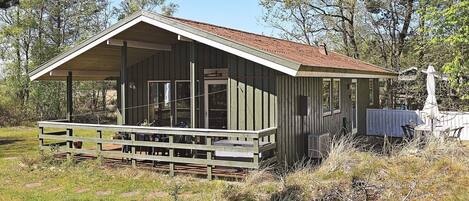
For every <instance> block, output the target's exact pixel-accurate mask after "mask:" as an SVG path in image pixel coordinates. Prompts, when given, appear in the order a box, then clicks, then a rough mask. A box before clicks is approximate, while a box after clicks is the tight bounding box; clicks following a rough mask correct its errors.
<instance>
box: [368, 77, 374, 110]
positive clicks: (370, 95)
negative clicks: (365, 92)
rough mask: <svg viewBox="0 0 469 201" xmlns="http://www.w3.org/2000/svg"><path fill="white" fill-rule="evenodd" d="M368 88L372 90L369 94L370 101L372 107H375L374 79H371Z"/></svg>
mask: <svg viewBox="0 0 469 201" xmlns="http://www.w3.org/2000/svg"><path fill="white" fill-rule="evenodd" d="M368 87H369V89H370V93H369V98H368V99H369V101H370V105H373V103H374V102H375V100H374V99H375V96H374V90H373V88H374V87H373V79H369V80H368Z"/></svg>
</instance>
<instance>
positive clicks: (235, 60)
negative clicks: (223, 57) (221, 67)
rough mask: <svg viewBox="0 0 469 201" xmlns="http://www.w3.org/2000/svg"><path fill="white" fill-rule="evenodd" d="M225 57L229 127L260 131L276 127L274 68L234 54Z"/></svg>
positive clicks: (275, 74)
mask: <svg viewBox="0 0 469 201" xmlns="http://www.w3.org/2000/svg"><path fill="white" fill-rule="evenodd" d="M227 60H228V62H227V63H228V67H229V68H228V72H229V73H228V84H229V86H228V90H229V91H228V93H229V97H230V100H229V103H230V105H229V110H230V111H229V114H230V118H229V120H230V121H229V122H228V129H234V130H260V129H264V128H269V127H274V126H276V125H277V123H276V122H277V121H276V119H275V115H276V110H277V104H276V96H277V95H276V91H275V88H276V87H275V85H276V82H275V77H276V76H277V73H276V71H274V70H271V69H270V68H267V67H265V66H263V65H259V64H257V63H254V62H251V61H249V60H246V59H243V58H240V57H238V56H235V55H229V56H228V57H227ZM264 140H266V139H264ZM271 140H274V139H271Z"/></svg>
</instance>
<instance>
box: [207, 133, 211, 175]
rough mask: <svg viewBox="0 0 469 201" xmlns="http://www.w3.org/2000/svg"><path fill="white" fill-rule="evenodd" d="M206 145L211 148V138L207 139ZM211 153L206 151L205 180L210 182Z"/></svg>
mask: <svg viewBox="0 0 469 201" xmlns="http://www.w3.org/2000/svg"><path fill="white" fill-rule="evenodd" d="M207 145H208V146H212V137H207ZM211 160H212V151H207V179H209V180H212V165H211Z"/></svg>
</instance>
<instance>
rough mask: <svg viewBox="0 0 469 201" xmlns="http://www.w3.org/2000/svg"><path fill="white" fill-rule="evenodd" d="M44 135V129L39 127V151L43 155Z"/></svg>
mask: <svg viewBox="0 0 469 201" xmlns="http://www.w3.org/2000/svg"><path fill="white" fill-rule="evenodd" d="M42 135H44V128H43V127H39V151H40V152H41V153H42V152H43V146H44V139H43V138H42Z"/></svg>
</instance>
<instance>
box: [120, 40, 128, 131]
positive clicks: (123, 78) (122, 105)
mask: <svg viewBox="0 0 469 201" xmlns="http://www.w3.org/2000/svg"><path fill="white" fill-rule="evenodd" d="M126 67H127V41H124V45H123V46H122V48H121V71H120V113H121V116H122V120H121V123H122V125H125V124H126V123H127V119H126V115H125V113H126V112H125V84H126V82H127V73H125V69H126Z"/></svg>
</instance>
